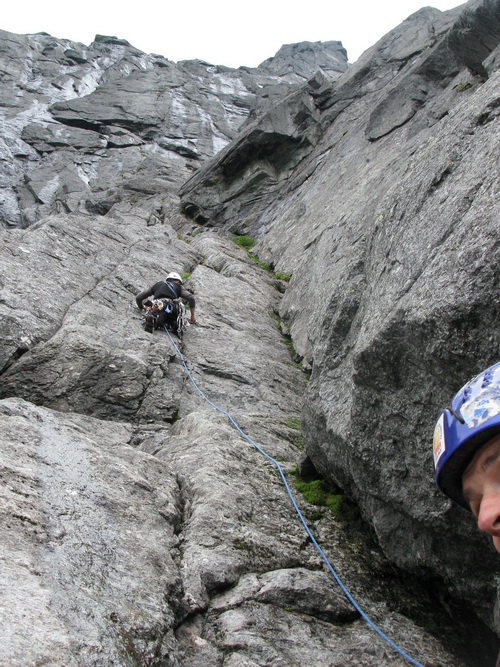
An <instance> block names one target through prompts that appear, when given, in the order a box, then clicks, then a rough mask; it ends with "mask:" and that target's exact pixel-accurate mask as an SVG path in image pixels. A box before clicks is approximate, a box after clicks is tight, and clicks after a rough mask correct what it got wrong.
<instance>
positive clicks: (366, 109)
mask: <svg viewBox="0 0 500 667" xmlns="http://www.w3.org/2000/svg"><path fill="white" fill-rule="evenodd" d="M499 26H500V3H498V2H497V1H495V2H493V1H490V0H487V1H485V2H470V3H468V4H467V5H466V6H464V7H460V8H457V9H456V10H453V11H450V12H445V13H441V12H438V11H437V10H434V9H430V8H425V9H422V10H420V11H419V12H417V13H416V14H414V15H413V16H411V17H410V18H409V19H408V20H407V21H405V22H404V23H403V24H402V25H401V26H399V27H397V28H396V29H395V30H393V31H392V32H391V33H389V34H388V35H387V36H385V37H384V38H383V39H382V40H380V42H378V43H377V44H376V45H375V46H373V47H372V48H371V49H370V50H368V51H367V52H366V53H365V54H364V56H363V57H362V58H361V59H360V61H358V63H356V64H355V65H354V66H353V67H352V68H350V69H349V70H348V71H347V72H346V73H345V74H344V75H343V76H342V77H341V78H340V79H339V80H337V81H336V82H335V83H334V84H326V85H325V86H323V87H318V88H316V90H315V89H314V88H312V87H311V86H307V85H306V86H304V87H303V88H302V90H301V91H300V92H297V93H296V94H295V98H291V97H289V98H287V99H286V100H285V101H283V102H282V103H281V104H282V105H287V114H288V117H290V118H294V112H296V113H297V116H299V114H301V109H302V99H303V97H304V96H306V97H308V98H309V100H310V101H311V104H314V109H315V112H314V114H310V115H309V117H307V118H306V120H305V123H304V126H303V127H301V130H298V127H297V128H294V130H293V131H290V130H288V126H287V124H286V123H282V125H280V126H279V129H278V130H277V134H279V136H280V137H282V138H283V139H282V140H283V145H284V146H286V145H287V141H288V137H287V133H288V135H292V134H293V132H296V137H297V138H296V144H294V148H295V147H296V146H297V145H300V142H301V140H303V139H305V138H306V137H308V136H310V134H309V133H311V132H312V133H313V134H314V137H315V138H314V141H309V144H308V148H307V150H306V151H304V152H303V153H302V154H301V155H300V157H299V159H297V160H295V161H294V158H295V155H296V153H295V152H294V150H293V149H292V150H288V151H287V150H286V149H284V153H285V155H286V156H287V157H288V158H289V162H288V163H287V161H286V158H284V159H282V160H281V162H280V164H279V166H278V167H277V168H275V169H274V171H272V172H271V169H270V168H269V167H268V162H267V156H266V155H262V154H261V153H259V144H258V140H259V136H260V134H261V133H262V132H265V131H267V128H268V125H269V117H270V115H271V114H273V113H277V107H276V108H275V109H273V110H271V111H270V112H269V113H268V114H267V115H265V116H263V117H262V119H258V120H256V121H255V122H254V123H253V125H251V126H247V127H245V129H244V134H242V136H241V137H238V138H237V139H235V140H234V141H233V142H231V143H230V144H229V145H228V146H226V147H225V149H224V150H223V151H222V152H221V153H220V154H219V155H217V156H215V158H213V159H212V160H211V161H208V162H206V163H205V164H204V165H203V167H202V169H201V170H200V171H199V173H198V174H197V175H195V176H194V177H193V178H192V179H191V180H190V181H188V182H187V183H186V184H185V185H184V186H183V189H182V191H181V194H182V198H183V203H184V209H185V210H186V212H188V213H190V214H192V215H194V216H195V219H197V220H206V224H207V225H216V226H218V227H221V228H222V229H224V230H233V231H236V232H237V233H240V234H244V233H246V234H250V235H252V236H255V237H258V238H260V239H261V242H260V244H259V245H258V246H257V253H258V255H259V257H260V259H261V260H263V261H266V262H269V263H271V264H272V265H273V266H274V268H275V270H276V271H279V272H285V273H288V274H293V276H292V279H291V281H290V283H289V286H288V288H287V290H286V294H285V297H284V299H283V302H282V304H281V307H280V314H281V316H282V318H283V319H285V320H286V321H287V322H288V324H289V326H290V331H291V335H292V339H293V342H294V345H295V349H296V350H297V352H298V353H299V354H300V355H301V356H302V357H303V361H304V363H305V364H306V366H309V368H310V369H311V370H312V374H311V380H310V383H309V385H308V391H307V396H306V400H305V403H304V411H303V420H304V430H305V433H306V440H307V451H308V453H309V455H310V457H311V459H312V460H313V462H314V464H315V465H316V468H317V469H318V470H320V471H321V472H322V473H324V474H326V475H327V477H328V478H329V479H332V480H334V481H335V482H336V483H338V484H339V485H340V486H341V487H342V488H343V489H345V490H347V492H348V493H349V495H350V496H351V497H352V498H354V499H356V501H357V502H358V503H359V504H360V506H361V508H362V511H363V514H364V516H365V517H366V518H367V519H368V520H369V521H370V523H371V524H372V525H373V526H374V528H375V530H376V532H377V535H378V538H379V540H380V543H381V544H382V546H383V548H384V551H385V553H386V554H388V555H389V556H390V557H391V559H393V560H394V561H395V562H397V563H398V564H399V565H400V566H402V567H404V568H406V569H409V570H411V571H413V572H420V573H422V574H425V573H428V572H429V571H431V572H433V573H435V574H436V576H438V577H441V578H443V579H445V580H446V581H447V582H448V585H449V586H450V587H451V588H452V589H454V590H455V591H456V592H457V593H458V594H459V595H460V596H462V597H463V598H464V599H467V600H468V601H469V603H470V604H471V605H473V606H474V608H475V609H476V611H477V612H478V613H479V614H480V615H481V616H482V617H483V618H484V619H486V620H487V622H488V623H489V624H490V625H491V626H495V624H496V627H497V630H498V624H497V622H496V621H495V619H494V608H495V604H496V602H495V601H496V595H497V594H496V585H495V577H496V575H497V574H498V568H499V561H498V555H497V554H496V553H495V552H494V550H493V548H492V546H491V545H490V544H489V540H488V539H486V537H485V536H480V535H479V534H478V532H477V529H476V527H475V526H474V522H473V520H472V518H471V517H470V516H469V515H466V513H464V512H463V511H461V510H459V509H458V508H456V507H452V506H451V505H450V503H449V502H448V501H446V500H445V499H444V498H443V497H441V496H440V495H439V494H438V493H437V491H436V490H435V486H434V482H433V465H432V456H431V447H430V442H431V439H432V431H433V427H434V423H435V420H436V416H437V414H438V413H439V411H440V409H442V408H443V406H445V405H447V404H449V401H450V400H451V398H452V396H453V394H454V393H455V391H456V390H458V389H459V388H460V386H462V384H464V383H465V382H466V381H467V380H468V379H469V378H470V377H472V376H473V375H474V374H475V373H477V372H479V371H480V370H481V369H482V368H484V367H486V366H487V365H489V364H491V363H493V362H495V361H497V360H498V349H499V342H500V341H499V339H498V329H499V326H498V324H499V322H498V317H497V309H496V307H495V305H494V304H495V303H496V300H497V283H498V280H497V271H496V268H495V267H496V247H497V242H496V238H497V231H496V228H497V220H498V215H499V208H498V198H497V197H496V196H495V194H494V193H495V192H496V183H497V181H498V164H499V163H498V148H499V140H500V135H499V123H498V105H499V98H498V90H499V82H500V79H499V77H500V73H499V68H498V64H499V48H498V43H499V41H500V27H499ZM301 96H302V97H301ZM299 100H300V101H299ZM301 117H302V116H301ZM275 127H277V125H275ZM226 164H236V165H238V176H237V177H236V178H235V179H234V180H232V179H231V178H230V176H228V170H226V169H225V165H226ZM275 165H276V163H275V164H274V165H273V166H275ZM266 169H267V171H266ZM262 174H265V176H263V175H262ZM259 179H260V181H259ZM260 182H262V183H263V187H260ZM235 193H241V194H238V196H235ZM451 545H454V546H453V548H452V547H451ZM478 563H481V567H480V568H479V567H478Z"/></svg>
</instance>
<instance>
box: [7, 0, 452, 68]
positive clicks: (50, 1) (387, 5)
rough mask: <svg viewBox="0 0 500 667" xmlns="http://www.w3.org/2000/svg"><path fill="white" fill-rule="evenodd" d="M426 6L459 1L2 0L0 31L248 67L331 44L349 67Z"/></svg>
mask: <svg viewBox="0 0 500 667" xmlns="http://www.w3.org/2000/svg"><path fill="white" fill-rule="evenodd" d="M426 4H429V5H431V6H432V7H436V8H437V9H440V10H443V11H444V10H446V9H451V8H453V7H457V6H458V5H460V4H463V3H462V2H460V0H430V1H429V2H428V3H426V2H425V0H378V2H375V1H374V0H342V2H340V1H339V0H301V2H297V0H286V2H285V1H284V0H250V1H248V0H247V1H246V2H239V1H238V0H205V1H203V2H202V1H201V0H175V2H172V0H161V1H159V0H136V1H135V2H128V3H127V2H123V0H122V1H121V2H117V0H84V2H80V3H77V2H68V0H64V1H63V0H10V1H9V2H6V3H4V7H3V8H2V12H1V15H0V29H2V30H7V31H9V32H14V33H17V34H27V33H35V32H48V33H50V34H51V35H52V36H53V37H57V38H59V39H70V40H72V41H75V42H82V43H83V44H86V45H89V44H90V43H91V42H92V41H93V39H94V37H95V35H96V34H100V35H108V36H115V37H118V38H120V39H126V40H127V41H128V42H130V44H132V46H135V47H136V48H138V49H140V50H141V51H144V52H145V53H156V54H160V55H162V56H165V57H166V58H168V59H169V60H173V61H175V62H178V61H179V60H194V59H200V60H205V61H207V62H209V63H211V64H214V65H226V66H228V67H239V66H240V65H246V66H248V67H256V66H257V65H259V64H260V63H261V62H262V61H263V60H265V59H266V58H269V57H271V56H273V55H274V54H275V53H276V51H278V49H279V48H280V47H281V46H282V45H283V44H293V43H295V42H302V41H310V42H318V41H321V42H326V41H330V40H338V41H340V42H342V45H343V46H344V48H345V49H346V50H347V54H348V58H349V62H351V63H354V62H355V61H356V60H357V59H358V58H359V56H360V55H361V54H362V53H363V51H365V50H366V49H367V48H369V47H370V46H372V45H373V44H375V42H377V41H378V40H379V39H380V38H381V37H383V35H385V34H386V33H387V32H389V30H392V28H395V27H396V26H397V25H399V24H400V23H401V22H402V21H404V19H405V18H407V17H408V16H410V14H413V12H415V11H417V10H418V9H420V8H421V7H424V6H426Z"/></svg>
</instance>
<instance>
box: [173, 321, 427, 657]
mask: <svg viewBox="0 0 500 667" xmlns="http://www.w3.org/2000/svg"><path fill="white" fill-rule="evenodd" d="M165 331H166V332H167V334H168V337H169V338H170V342H171V343H172V346H173V347H174V349H175V351H176V354H177V356H178V357H179V359H180V361H181V362H182V365H183V366H184V370H185V371H186V373H187V376H188V378H189V379H190V380H191V383H192V384H193V386H194V388H195V389H196V391H197V392H198V393H199V394H200V396H201V397H202V398H203V399H204V400H205V401H206V402H207V403H208V404H209V405H210V406H211V407H212V408H214V410H217V412H220V413H222V414H223V415H225V416H226V417H227V418H228V419H229V421H230V422H231V424H232V425H233V426H234V428H235V429H236V430H237V431H238V433H240V434H241V435H242V436H243V438H245V440H247V442H249V443H250V444H251V445H252V446H253V447H255V449H256V450H257V451H258V452H260V453H261V454H262V456H264V457H265V458H266V459H267V460H268V461H270V462H271V463H272V464H273V465H274V466H275V467H276V468H277V470H278V472H279V474H280V477H281V479H282V480H283V484H284V485H285V489H286V491H287V493H288V496H289V497H290V500H291V501H292V505H293V507H294V509H295V512H296V513H297V516H298V517H299V519H300V521H301V523H302V525H303V526H304V528H305V531H306V533H307V535H308V536H309V538H310V540H311V542H312V543H313V544H314V546H315V548H316V550H317V552H318V553H319V555H320V556H321V558H322V559H323V562H324V563H325V565H326V566H327V568H328V569H329V570H330V573H331V574H332V576H333V578H334V579H335V581H336V582H337V584H338V585H339V586H340V588H341V589H342V591H343V593H344V595H345V596H346V598H347V599H348V600H349V602H350V603H351V604H352V606H353V607H354V608H355V609H356V611H357V612H358V613H359V614H360V616H361V617H362V618H363V619H364V620H365V621H366V623H368V625H369V626H370V627H371V628H372V630H374V631H375V632H376V633H377V634H378V635H380V637H382V639H384V640H385V641H386V642H387V643H388V644H389V646H391V647H392V648H393V649H394V650H395V651H397V652H398V653H399V654H400V655H401V656H402V657H403V658H405V659H406V660H408V662H410V663H411V664H412V665H415V666H416V667H424V665H422V663H420V662H418V661H417V660H415V659H414V658H412V657H411V656H409V655H408V654H407V653H406V652H405V651H403V649H402V648H401V647H400V646H398V645H397V644H395V643H394V642H393V641H392V639H390V638H389V637H388V636H387V635H386V634H385V633H384V632H383V631H382V630H381V629H380V628H379V627H378V625H376V624H375V623H374V622H373V621H372V620H371V618H370V617H369V616H368V615H367V614H366V613H365V612H364V611H363V609H361V607H360V606H359V604H358V603H357V602H356V600H355V599H354V598H353V596H352V595H351V593H350V592H349V590H348V589H347V588H346V586H345V584H344V583H343V581H342V579H341V578H340V576H339V575H338V574H337V572H336V570H335V568H334V567H333V565H332V564H331V563H330V561H329V560H328V557H327V555H326V554H325V552H324V551H323V549H322V548H321V547H320V545H319V544H318V542H317V540H316V538H315V537H314V535H313V533H312V531H311V529H310V527H309V525H308V523H307V521H306V520H305V519H304V516H303V514H302V512H301V511H300V508H299V506H298V505H297V501H296V500H295V496H294V495H293V492H292V490H291V488H290V486H289V484H288V482H287V479H286V477H285V473H284V472H283V469H282V467H281V465H280V464H279V461H277V460H276V459H274V458H273V457H272V456H270V455H269V454H267V452H265V451H264V450H263V449H262V447H260V446H259V445H258V444H257V443H256V442H255V441H254V440H252V438H250V436H248V435H247V434H246V433H245V432H244V431H243V430H242V429H241V428H240V426H239V425H238V424H237V423H236V421H235V420H234V418H233V417H232V415H231V414H230V413H229V412H227V411H226V410H224V409H223V408H220V407H219V406H218V405H216V404H215V403H212V401H211V400H210V399H209V398H208V397H207V396H206V395H205V394H204V393H203V391H202V390H201V389H200V387H199V386H198V384H197V382H196V380H195V379H194V377H193V376H192V374H191V371H190V370H189V368H188V366H187V364H186V361H185V359H184V355H183V354H182V352H181V351H180V349H179V347H178V346H177V345H176V343H175V341H174V339H173V338H172V335H171V333H170V331H169V330H168V328H167V326H166V325H165Z"/></svg>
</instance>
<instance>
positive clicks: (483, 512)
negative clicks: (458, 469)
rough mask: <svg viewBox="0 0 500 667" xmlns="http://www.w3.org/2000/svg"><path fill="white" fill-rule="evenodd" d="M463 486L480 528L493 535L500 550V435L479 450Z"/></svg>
mask: <svg viewBox="0 0 500 667" xmlns="http://www.w3.org/2000/svg"><path fill="white" fill-rule="evenodd" d="M462 488H463V492H464V496H465V498H466V499H467V501H468V502H469V505H470V508H471V510H472V512H473V514H474V516H475V517H476V518H477V525H478V527H479V528H480V530H483V531H484V532H486V533H489V534H490V535H491V536H492V538H493V544H494V546H495V549H496V550H497V551H499V552H500V436H495V437H494V438H493V439H492V440H490V441H489V442H487V443H486V444H485V445H483V446H482V447H481V449H480V450H479V451H478V452H477V453H476V455H475V456H474V458H473V459H472V461H471V462H470V463H469V465H468V466H467V468H466V470H465V472H464V474H463V476H462Z"/></svg>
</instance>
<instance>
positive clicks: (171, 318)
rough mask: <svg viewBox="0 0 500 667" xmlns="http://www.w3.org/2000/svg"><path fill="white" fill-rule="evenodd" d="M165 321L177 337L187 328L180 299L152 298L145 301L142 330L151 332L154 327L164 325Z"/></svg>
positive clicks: (162, 326) (184, 311)
mask: <svg viewBox="0 0 500 667" xmlns="http://www.w3.org/2000/svg"><path fill="white" fill-rule="evenodd" d="M165 321H167V322H168V324H169V326H170V327H171V329H172V330H173V332H174V333H175V334H177V336H178V337H179V338H182V335H183V333H184V331H185V330H186V328H187V317H186V308H185V306H184V304H183V303H182V301H181V299H168V298H164V299H153V300H152V301H149V302H147V303H146V313H145V315H143V326H144V330H145V331H147V332H148V333H153V331H154V329H162V328H164V327H166V324H165Z"/></svg>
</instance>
